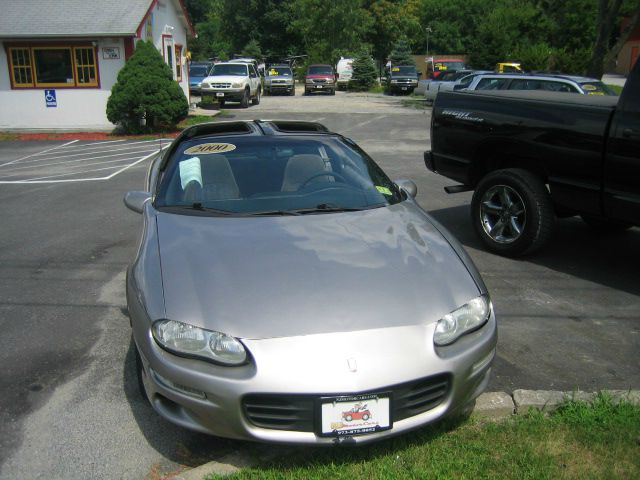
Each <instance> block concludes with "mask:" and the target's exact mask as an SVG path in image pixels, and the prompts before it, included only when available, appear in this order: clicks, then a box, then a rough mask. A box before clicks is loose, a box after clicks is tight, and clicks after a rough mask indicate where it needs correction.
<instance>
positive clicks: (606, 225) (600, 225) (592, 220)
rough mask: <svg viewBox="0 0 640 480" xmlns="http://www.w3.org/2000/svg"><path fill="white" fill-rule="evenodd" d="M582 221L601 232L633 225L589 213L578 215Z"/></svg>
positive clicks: (614, 230)
mask: <svg viewBox="0 0 640 480" xmlns="http://www.w3.org/2000/svg"><path fill="white" fill-rule="evenodd" d="M580 217H581V218H582V220H584V223H586V224H587V225H589V226H590V227H591V228H593V229H594V230H598V231H600V232H603V233H614V232H622V231H624V230H629V229H630V228H631V227H633V225H631V224H630V223H623V222H615V221H613V220H606V219H604V218H598V217H591V216H589V215H580Z"/></svg>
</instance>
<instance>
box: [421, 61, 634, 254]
mask: <svg viewBox="0 0 640 480" xmlns="http://www.w3.org/2000/svg"><path fill="white" fill-rule="evenodd" d="M424 160H425V164H426V166H427V168H428V169H429V170H431V171H433V172H436V173H439V174H440V175H444V176H445V177H449V178H451V179H453V180H455V181H457V182H459V183H460V185H453V186H450V187H445V191H447V193H456V192H463V191H470V190H474V194H473V200H472V202H471V221H472V223H473V226H474V228H475V229H476V231H477V233H478V235H479V236H480V238H481V239H482V241H483V242H484V243H485V244H486V245H487V247H488V248H489V249H490V250H492V251H494V252H496V253H499V254H502V255H506V256H519V255H525V254H529V253H532V252H534V251H535V250H538V249H539V248H540V247H542V246H543V245H544V244H545V243H546V242H547V241H548V240H549V239H550V238H551V236H552V234H553V231H554V226H555V220H556V218H557V217H569V216H574V215H580V216H581V217H582V218H583V219H584V220H585V222H587V223H588V224H589V225H591V226H593V227H595V228H598V229H606V230H620V229H627V228H631V227H632V226H634V225H640V62H636V65H635V68H634V69H633V71H632V73H631V75H630V76H629V77H628V79H627V82H626V85H625V88H624V90H623V91H622V94H621V96H620V97H616V96H612V97H608V96H592V95H578V94H569V93H553V92H521V91H519V92H509V91H505V92H487V93H482V92H469V93H464V92H441V93H440V95H438V97H437V99H436V102H435V104H434V107H433V113H432V119H431V151H427V152H425V154H424Z"/></svg>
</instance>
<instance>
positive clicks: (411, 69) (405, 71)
mask: <svg viewBox="0 0 640 480" xmlns="http://www.w3.org/2000/svg"><path fill="white" fill-rule="evenodd" d="M417 86H418V72H417V70H416V67H415V65H392V66H391V68H390V69H389V74H388V75H387V82H386V86H385V90H386V91H387V93H390V94H392V95H393V94H395V93H401V94H405V95H409V94H410V93H412V92H413V90H414V89H415V88H416V87H417Z"/></svg>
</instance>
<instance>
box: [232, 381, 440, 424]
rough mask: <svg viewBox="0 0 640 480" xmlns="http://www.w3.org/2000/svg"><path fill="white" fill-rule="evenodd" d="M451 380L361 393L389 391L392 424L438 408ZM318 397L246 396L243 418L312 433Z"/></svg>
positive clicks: (410, 383) (421, 382) (418, 382)
mask: <svg viewBox="0 0 640 480" xmlns="http://www.w3.org/2000/svg"><path fill="white" fill-rule="evenodd" d="M450 384H451V378H450V375H448V374H442V375H436V376H433V377H428V378H423V379H420V380H414V381H412V382H408V383H403V384H400V385H395V386H392V387H382V388H379V389H376V390H373V391H367V392H355V393H354V392H349V394H356V393H357V394H364V393H376V392H389V391H390V392H391V395H392V398H393V401H392V409H393V410H392V412H391V418H392V419H393V421H394V422H397V421H399V420H404V419H405V418H409V417H413V416H415V415H418V414H420V413H424V412H426V411H428V410H431V409H432V408H435V407H436V406H438V405H439V404H440V403H441V402H442V401H443V400H444V399H445V398H446V396H447V394H448V392H449V387H450ZM340 395H343V393H336V394H323V395H321V396H323V397H332V396H340ZM318 398H320V395H295V394H292V395H279V394H269V393H265V394H249V395H246V396H245V397H244V398H243V400H242V408H243V411H244V414H245V417H246V418H247V419H248V420H249V422H250V423H252V424H253V425H255V426H256V427H261V428H269V429H273V430H290V431H297V432H313V431H314V405H315V402H316V400H317V399H318Z"/></svg>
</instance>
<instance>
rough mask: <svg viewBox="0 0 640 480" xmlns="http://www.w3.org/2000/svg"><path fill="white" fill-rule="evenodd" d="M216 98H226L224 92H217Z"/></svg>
mask: <svg viewBox="0 0 640 480" xmlns="http://www.w3.org/2000/svg"><path fill="white" fill-rule="evenodd" d="M216 97H224V92H216Z"/></svg>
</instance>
